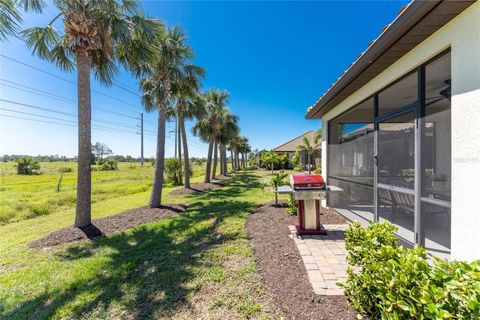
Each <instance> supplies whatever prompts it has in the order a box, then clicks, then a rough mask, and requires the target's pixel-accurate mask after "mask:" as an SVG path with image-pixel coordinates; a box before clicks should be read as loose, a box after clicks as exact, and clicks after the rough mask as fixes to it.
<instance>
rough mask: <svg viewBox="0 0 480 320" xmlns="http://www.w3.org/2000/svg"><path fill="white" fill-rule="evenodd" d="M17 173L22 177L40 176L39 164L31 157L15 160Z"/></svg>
mask: <svg viewBox="0 0 480 320" xmlns="http://www.w3.org/2000/svg"><path fill="white" fill-rule="evenodd" d="M16 167H17V173H18V174H22V175H34V174H40V164H39V163H38V161H35V160H34V159H33V158H32V157H22V158H20V159H18V160H17V164H16Z"/></svg>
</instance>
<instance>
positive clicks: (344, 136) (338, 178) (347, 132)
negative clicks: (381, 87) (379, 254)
mask: <svg viewBox="0 0 480 320" xmlns="http://www.w3.org/2000/svg"><path fill="white" fill-rule="evenodd" d="M373 120H374V102H373V98H370V99H368V100H366V101H364V102H362V103H360V104H359V105H357V106H356V107H354V108H352V109H351V110H349V111H348V112H346V113H344V114H343V115H341V116H339V117H337V118H336V119H335V120H333V121H331V122H330V123H329V145H328V155H329V157H328V159H329V169H328V178H329V183H330V184H332V185H336V186H338V187H340V188H342V189H343V190H346V192H342V193H339V194H335V195H333V194H332V195H329V198H328V201H329V206H332V207H334V208H336V209H343V210H344V211H345V212H344V213H346V214H353V215H354V216H355V217H357V218H359V219H364V220H373V165H374V164H373V131H374V128H373Z"/></svg>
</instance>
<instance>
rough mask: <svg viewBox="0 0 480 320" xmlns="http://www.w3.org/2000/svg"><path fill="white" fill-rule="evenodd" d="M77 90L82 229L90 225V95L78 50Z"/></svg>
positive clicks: (78, 213) (84, 62)
mask: <svg viewBox="0 0 480 320" xmlns="http://www.w3.org/2000/svg"><path fill="white" fill-rule="evenodd" d="M76 59H77V90H78V93H77V94H78V170H77V205H76V212H75V227H77V228H82V227H86V226H88V225H90V224H91V223H92V216H91V194H92V171H91V167H90V166H91V161H92V141H91V140H92V131H91V123H92V105H91V96H90V95H91V93H90V63H89V59H88V56H87V53H86V52H85V51H83V50H78V51H77V53H76Z"/></svg>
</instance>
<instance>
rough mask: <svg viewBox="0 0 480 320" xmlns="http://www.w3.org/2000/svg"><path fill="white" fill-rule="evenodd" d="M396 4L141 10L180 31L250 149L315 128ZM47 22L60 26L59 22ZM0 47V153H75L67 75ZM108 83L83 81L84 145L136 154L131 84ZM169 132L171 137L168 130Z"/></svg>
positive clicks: (150, 138)
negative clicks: (319, 104)
mask: <svg viewBox="0 0 480 320" xmlns="http://www.w3.org/2000/svg"><path fill="white" fill-rule="evenodd" d="M405 3H406V2H405V1H385V2H382V1H374V2H365V1H354V2H347V1H337V2H325V1H322V2H160V1H146V2H144V3H143V6H144V9H145V11H146V12H147V14H148V15H149V16H151V17H156V18H160V19H162V20H164V21H165V23H166V25H168V26H172V25H176V24H178V25H180V26H181V27H183V28H184V29H185V30H186V31H187V34H188V36H189V42H190V44H191V45H192V47H193V48H194V50H195V53H196V58H195V61H194V63H196V64H197V65H200V66H202V67H204V68H205V69H206V70H207V77H206V79H205V81H204V89H205V90H206V89H209V88H218V89H222V90H227V91H229V92H230V95H231V97H230V101H229V107H230V108H231V110H232V111H233V112H234V113H235V114H237V115H238V116H239V117H240V127H241V129H242V134H243V135H245V136H247V137H248V138H249V140H250V144H251V145H252V147H253V148H258V149H264V148H265V149H270V148H273V147H275V146H277V145H280V144H282V143H283V142H286V141H287V140H290V139H292V138H294V137H296V136H298V135H300V134H302V133H303V132H306V131H308V130H312V129H318V128H320V126H321V124H320V121H318V120H306V119H305V117H304V116H305V111H306V109H307V108H308V107H309V106H310V105H311V104H312V103H313V102H315V101H316V100H317V99H318V97H320V96H321V95H322V94H323V92H324V91H325V90H326V89H327V88H328V87H330V85H331V84H332V83H333V82H334V81H335V79H337V78H338V77H339V76H340V75H341V74H342V72H343V71H344V70H345V69H346V68H347V67H348V65H349V64H350V63H351V62H353V61H354V60H355V59H356V58H357V56H358V54H359V53H360V52H362V51H363V50H365V49H366V47H367V46H368V44H369V43H370V41H371V40H373V39H375V38H376V37H377V36H378V34H379V33H380V31H381V29H382V28H383V27H384V26H385V25H386V24H388V23H390V22H391V21H392V20H393V19H394V18H395V16H396V14H397V12H398V11H399V10H400V8H401V7H402V6H403V5H404V4H405ZM54 16H55V9H54V8H53V7H49V8H48V9H47V10H46V11H45V12H44V13H43V14H42V15H38V14H37V15H34V14H28V15H25V17H24V27H27V26H33V25H43V24H45V23H47V22H48V21H49V20H50V19H51V18H52V17H54ZM56 25H57V26H58V27H61V22H59V23H57V24H56ZM0 46H1V50H0V53H1V54H2V56H0V99H2V100H3V101H0V108H1V109H0V114H2V115H8V116H9V117H3V116H0V154H33V155H36V154H60V155H67V156H72V155H75V154H76V150H77V143H76V141H77V133H76V128H75V127H74V126H72V125H74V121H75V117H74V115H75V114H76V105H75V101H76V90H75V89H76V88H75V74H68V73H64V72H62V71H60V70H58V69H56V67H55V66H54V65H52V64H50V63H48V62H45V61H41V60H40V59H39V58H37V57H36V56H32V55H31V53H30V52H29V50H28V49H26V48H25V44H24V43H23V42H22V41H20V40H18V39H15V38H10V39H9V41H8V42H3V43H1V44H0ZM9 58H13V59H15V60H17V61H19V62H21V63H24V64H27V65H22V64H21V63H19V62H15V61H12V60H10V59H9ZM32 66H33V67H35V68H38V69H41V70H43V71H44V72H42V71H38V70H35V69H33V68H31V67H32ZM45 72H48V73H50V74H47V73H45ZM116 83H117V85H114V86H111V87H105V86H102V85H99V84H97V83H95V82H93V83H92V88H93V89H94V90H95V91H94V92H92V104H93V119H94V122H93V125H94V126H95V127H94V129H93V131H92V140H93V142H96V141H100V142H104V143H107V144H108V145H109V146H110V147H111V148H112V149H113V151H114V152H115V154H124V155H127V154H130V155H133V156H138V155H139V150H140V138H139V136H138V135H136V134H135V132H136V131H137V129H136V128H135V126H136V124H137V123H138V120H136V119H135V118H136V117H138V116H139V113H140V112H141V111H142V110H141V104H140V99H139V96H138V94H139V91H138V81H137V80H136V79H134V78H133V77H131V76H130V75H129V74H128V73H127V72H125V71H122V72H120V73H119V74H118V77H117V78H116ZM45 92H47V93H50V95H46V94H45ZM52 94H53V95H54V96H53V95H52ZM5 100H8V101H10V102H7V101H5ZM11 102H16V103H21V104H27V105H28V106H25V105H19V104H14V103H11ZM32 106H33V107H32ZM36 107H40V108H43V109H38V108H36ZM45 109H51V110H55V111H58V112H61V113H53V112H48V111H46V110H45ZM11 110H15V111H16V112H13V111H11ZM107 110H111V111H113V112H115V113H114V114H113V113H111V112H110V113H109V112H108V111H107ZM21 112H23V113H21ZM28 113H30V114H28ZM31 114H40V115H43V116H47V117H52V118H55V119H51V118H45V117H43V118H42V117H38V116H35V115H31ZM13 117H21V118H30V119H37V120H42V121H49V122H55V124H54V123H47V122H38V121H30V120H25V119H18V118H13ZM58 119H65V120H67V121H64V120H58ZM145 119H146V125H145V129H146V130H148V132H147V135H146V140H145V155H146V156H153V155H154V153H155V140H154V132H155V121H156V115H155V114H153V113H152V114H147V115H146V116H145ZM72 121H73V122H72ZM58 122H61V123H64V124H65V125H59V124H56V123H58ZM190 126H191V124H190V123H189V124H187V127H188V128H190ZM110 128H117V130H112V129H110ZM168 128H169V129H168V130H169V131H172V130H173V129H174V123H170V124H169V127H168ZM118 129H120V130H121V131H122V132H119V131H118ZM125 131H128V132H125ZM190 136H191V135H189V142H191V143H190V146H191V148H190V149H191V150H190V154H191V155H192V156H205V154H206V145H205V144H203V143H201V142H200V141H199V140H198V138H193V137H190ZM173 137H174V136H173V133H169V136H168V138H167V156H171V155H173V152H174V147H173V141H174V140H173Z"/></svg>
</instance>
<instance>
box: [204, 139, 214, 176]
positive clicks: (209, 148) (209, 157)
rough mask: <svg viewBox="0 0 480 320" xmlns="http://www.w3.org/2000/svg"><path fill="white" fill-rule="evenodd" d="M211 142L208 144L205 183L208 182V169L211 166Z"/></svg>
mask: <svg viewBox="0 0 480 320" xmlns="http://www.w3.org/2000/svg"><path fill="white" fill-rule="evenodd" d="M212 151H213V140H210V143H209V144H208V154H207V168H206V170H205V182H210V168H211V166H212Z"/></svg>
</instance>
